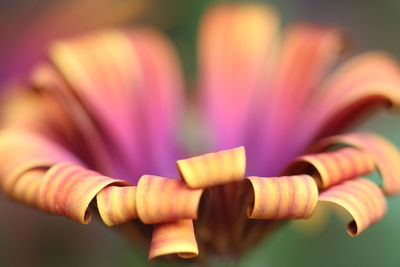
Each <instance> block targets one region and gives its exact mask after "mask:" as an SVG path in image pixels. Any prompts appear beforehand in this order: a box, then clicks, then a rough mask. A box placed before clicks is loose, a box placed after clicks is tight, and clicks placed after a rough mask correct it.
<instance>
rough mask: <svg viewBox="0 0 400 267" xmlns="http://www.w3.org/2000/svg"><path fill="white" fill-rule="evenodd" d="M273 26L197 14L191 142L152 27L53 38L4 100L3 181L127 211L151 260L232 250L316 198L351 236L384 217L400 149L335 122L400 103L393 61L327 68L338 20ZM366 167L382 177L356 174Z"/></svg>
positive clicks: (80, 214)
mask: <svg viewBox="0 0 400 267" xmlns="http://www.w3.org/2000/svg"><path fill="white" fill-rule="evenodd" d="M278 27H279V22H278V16H277V15H276V13H275V12H274V10H273V9H271V8H268V7H265V6H260V5H255V4H246V5H233V4H232V5H228V4H224V5H219V6H216V7H214V8H212V9H211V10H210V11H209V12H208V13H207V14H206V15H205V17H204V18H203V20H202V23H201V28H200V35H199V76H198V80H199V83H198V84H199V86H198V87H199V88H198V92H197V94H198V98H197V100H198V101H196V102H195V104H193V103H190V105H192V104H193V105H194V108H192V109H195V110H196V112H195V113H196V114H197V118H200V120H196V121H199V122H198V125H197V126H196V128H195V130H193V129H191V130H190V131H189V132H194V131H198V132H200V133H198V134H197V135H198V136H200V137H201V138H202V140H201V141H198V140H196V141H195V140H194V138H193V139H191V138H190V136H189V138H182V137H181V136H182V135H184V134H185V131H182V128H184V127H182V124H183V121H187V120H195V118H194V117H195V116H194V115H193V114H192V113H188V112H187V110H188V107H187V105H185V102H186V103H187V102H189V101H187V97H185V94H184V92H183V87H184V86H183V79H182V74H181V71H180V69H179V63H178V60H177V58H176V55H175V52H174V49H173V47H172V46H171V44H170V43H169V41H168V40H167V39H166V38H165V37H164V36H162V34H160V33H158V32H156V31H155V30H152V29H148V28H145V29H134V30H116V29H109V30H106V31H103V32H94V33H90V34H87V35H85V36H82V37H77V38H74V39H68V40H64V41H59V42H56V43H54V44H53V46H52V47H51V49H50V52H49V59H48V60H47V61H43V62H42V63H41V64H39V65H38V66H37V67H36V68H35V69H34V71H33V72H32V75H31V77H30V79H29V82H28V83H27V84H24V85H22V86H21V88H19V90H17V89H16V88H13V90H11V91H10V94H9V99H8V101H6V102H5V105H4V108H3V118H4V120H3V128H4V129H3V130H2V132H1V133H0V163H1V164H0V174H1V180H0V182H1V183H0V184H1V187H2V189H3V190H4V192H5V194H7V195H8V196H9V197H11V198H13V199H16V200H18V201H20V202H23V203H26V204H28V205H31V206H35V207H37V208H39V209H41V210H44V211H47V212H50V213H55V214H60V215H64V216H67V217H70V218H72V219H74V220H76V221H78V222H81V223H89V222H90V219H91V210H94V211H97V212H98V213H99V214H100V216H101V219H102V220H103V222H104V223H105V224H106V225H108V226H113V225H117V224H125V225H127V224H129V225H131V224H132V221H133V223H134V225H135V227H136V229H141V230H139V231H136V232H137V233H138V236H136V237H137V238H139V236H140V235H143V236H144V239H146V238H148V235H149V234H150V235H151V242H150V251H149V258H150V259H153V258H156V257H159V256H165V255H170V254H176V255H178V256H179V257H181V258H188V257H196V256H198V258H199V259H205V258H207V256H208V255H213V254H217V255H230V256H232V255H233V256H238V255H240V254H241V253H243V252H244V251H245V250H246V249H247V248H249V247H250V246H252V245H253V244H254V243H256V242H257V241H259V240H260V238H262V237H263V236H264V235H265V234H266V233H268V232H270V231H272V230H274V229H276V228H277V227H278V226H280V225H282V224H283V223H284V222H286V221H287V220H288V219H301V218H308V217H310V216H312V214H313V212H314V211H315V208H316V207H317V205H318V203H320V202H329V203H334V204H337V205H339V206H341V207H342V208H344V209H345V210H347V211H348V212H349V213H350V214H351V216H352V217H353V220H352V221H351V222H350V223H349V225H348V228H347V231H348V233H349V234H350V235H352V236H356V235H358V234H359V233H360V232H362V231H363V230H365V229H366V228H367V227H368V226H369V225H371V224H373V223H374V222H376V221H378V220H379V219H380V218H381V217H382V216H383V215H384V213H385V211H386V204H385V194H386V195H393V194H397V193H398V192H400V179H398V178H397V173H398V171H399V166H400V165H399V162H400V154H399V152H398V151H397V149H396V148H395V147H394V146H393V145H392V144H391V143H389V142H388V141H386V140H385V139H384V138H383V137H380V136H378V135H375V134H371V133H344V131H345V130H346V129H348V127H349V126H351V125H353V124H354V123H355V122H356V121H358V120H359V119H360V118H362V117H363V116H364V115H365V114H367V113H368V112H369V111H371V110H372V109H373V108H376V107H378V106H384V105H386V106H390V107H396V106H398V105H399V104H400V76H399V69H398V66H397V64H396V63H395V62H394V60H392V59H391V58H390V56H388V55H385V54H383V53H381V52H369V53H365V54H361V55H358V56H356V57H354V58H352V59H350V60H349V61H348V62H347V63H345V64H343V65H342V66H339V67H336V68H334V70H333V71H332V73H330V74H329V76H328V75H327V73H328V72H329V71H330V69H331V68H332V67H333V66H334V63H335V62H336V60H337V59H338V58H339V57H340V56H341V55H342V52H343V51H344V48H345V46H346V40H345V38H344V36H343V34H342V33H341V32H340V31H338V30H335V29H332V28H326V27H318V26H313V25H310V24H296V25H294V26H291V27H290V28H289V29H287V30H286V31H285V32H283V33H281V32H280V31H279V29H278ZM326 76H328V77H326ZM191 125H192V126H193V124H191ZM182 140H186V141H185V142H184V141H182ZM187 142H199V143H200V144H201V146H200V145H197V147H201V148H199V149H198V150H197V151H193V150H190V149H188V147H190V146H188V145H187ZM375 168H378V169H379V171H380V174H381V177H382V181H383V182H382V186H381V187H379V186H378V185H376V184H375V183H373V182H371V181H369V180H368V179H366V178H363V176H364V175H367V174H369V173H371V172H373V171H374V170H375ZM91 203H93V205H92V206H93V207H91V206H90V204H91ZM144 225H153V228H152V230H151V231H149V228H148V227H144ZM199 253H200V254H199Z"/></svg>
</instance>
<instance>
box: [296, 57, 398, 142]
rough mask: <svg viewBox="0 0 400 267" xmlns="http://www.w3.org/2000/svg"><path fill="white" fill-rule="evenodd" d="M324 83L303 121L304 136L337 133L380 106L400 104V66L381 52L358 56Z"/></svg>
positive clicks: (318, 136)
mask: <svg viewBox="0 0 400 267" xmlns="http://www.w3.org/2000/svg"><path fill="white" fill-rule="evenodd" d="M322 87H323V88H322V89H321V90H320V93H319V94H316V95H315V96H314V100H313V101H312V103H311V104H310V105H309V107H308V108H307V112H306V114H305V116H304V118H303V120H304V121H303V122H300V123H301V124H302V125H303V127H304V133H305V135H306V137H302V135H303V134H302V133H298V135H299V138H300V140H302V139H303V138H320V137H325V136H329V135H332V134H336V133H338V132H339V131H341V130H343V129H344V128H346V127H348V126H350V125H352V124H354V123H355V122H356V121H358V120H359V119H360V118H361V117H362V116H363V115H365V114H367V113H368V112H370V111H372V110H373V109H375V108H376V107H378V106H383V105H387V106H395V107H398V106H400V70H399V66H398V65H397V62H396V61H395V60H394V59H392V58H391V57H390V56H388V55H386V54H383V53H379V52H370V53H365V54H361V55H359V56H357V57H354V58H353V59H351V60H350V61H349V62H348V63H346V64H344V65H343V66H342V67H340V68H339V69H338V70H337V71H336V72H335V73H334V74H333V75H332V77H331V78H330V79H328V81H327V82H326V84H325V85H324V86H322ZM316 110H318V112H315V111H316ZM307 136H308V137H307Z"/></svg>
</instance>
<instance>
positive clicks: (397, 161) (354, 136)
mask: <svg viewBox="0 0 400 267" xmlns="http://www.w3.org/2000/svg"><path fill="white" fill-rule="evenodd" d="M335 144H346V145H350V146H354V147H356V148H358V149H360V150H362V151H364V152H365V153H368V154H370V157H371V158H372V159H373V161H374V163H375V165H376V167H377V168H378V169H379V173H380V175H381V177H382V182H383V185H382V187H383V191H384V192H385V193H386V194H388V195H395V194H399V193H400V178H399V173H400V153H399V151H398V150H397V148H396V147H395V146H394V145H393V144H391V143H390V142H389V141H387V140H386V139H384V138H383V137H381V136H379V135H375V134H371V133H351V134H345V135H337V136H332V137H329V138H326V139H323V140H321V141H320V142H319V143H317V144H316V145H315V146H314V148H312V150H313V151H321V150H324V149H326V148H327V147H329V146H332V145H335Z"/></svg>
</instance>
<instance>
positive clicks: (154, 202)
mask: <svg viewBox="0 0 400 267" xmlns="http://www.w3.org/2000/svg"><path fill="white" fill-rule="evenodd" d="M202 192H203V190H200V189H197V190H196V189H191V188H189V187H187V186H186V185H185V183H184V182H182V181H180V180H175V179H169V178H164V177H158V176H152V175H144V176H142V177H141V178H140V180H139V183H138V186H137V191H136V208H137V213H138V215H139V218H140V220H141V221H142V222H144V223H146V224H157V223H163V222H172V221H176V220H181V219H196V218H197V210H198V206H199V202H200V197H201V194H202Z"/></svg>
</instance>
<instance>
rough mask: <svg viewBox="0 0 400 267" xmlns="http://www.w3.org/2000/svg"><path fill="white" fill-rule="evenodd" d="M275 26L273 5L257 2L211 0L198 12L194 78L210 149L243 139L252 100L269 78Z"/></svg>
mask: <svg viewBox="0 0 400 267" xmlns="http://www.w3.org/2000/svg"><path fill="white" fill-rule="evenodd" d="M277 26H278V18H277V15H276V13H275V11H274V10H272V9H270V8H268V7H267V6H265V5H259V4H236V5H235V4H222V5H217V6H216V7H214V8H212V9H211V10H210V11H209V12H208V13H207V14H206V16H205V17H204V18H203V20H202V22H201V26H200V27H201V28H200V37H199V62H200V67H199V69H200V78H199V80H200V83H201V84H200V89H201V92H200V93H201V101H202V104H203V107H204V108H203V110H204V112H205V113H206V114H205V116H206V121H207V123H208V124H209V125H210V127H211V128H210V132H211V138H210V139H211V140H212V142H213V143H212V146H213V150H214V149H215V150H218V149H227V148H229V147H233V146H239V145H242V144H243V141H244V139H243V138H244V135H245V134H246V133H245V129H246V126H247V124H248V123H249V122H248V120H249V119H251V117H252V116H254V115H255V114H252V112H253V110H254V103H255V102H257V100H258V99H259V96H260V89H261V88H263V87H265V85H266V83H267V79H268V78H270V77H268V76H270V73H268V71H269V69H270V68H271V66H272V65H271V63H272V61H273V59H272V57H273V53H272V51H273V45H274V43H275V40H274V39H275V36H276V33H277ZM266 76H267V77H266ZM247 134H248V133H247Z"/></svg>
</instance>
